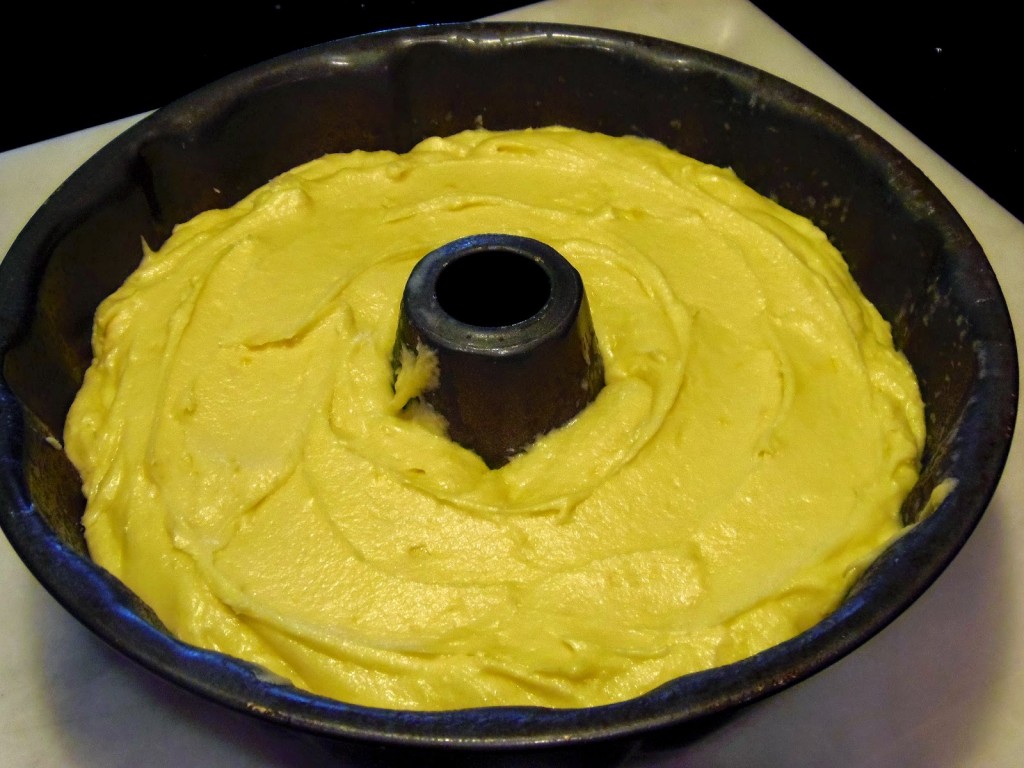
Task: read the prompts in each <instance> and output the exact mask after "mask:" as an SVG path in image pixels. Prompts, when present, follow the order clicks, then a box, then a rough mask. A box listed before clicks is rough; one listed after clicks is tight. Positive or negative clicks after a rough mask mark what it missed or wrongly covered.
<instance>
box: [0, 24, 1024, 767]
mask: <svg viewBox="0 0 1024 768" xmlns="http://www.w3.org/2000/svg"><path fill="white" fill-rule="evenodd" d="M549 124H563V125H569V126H574V127H578V128H582V129H586V130H590V131H602V132H605V133H609V134H639V135H643V136H648V137H651V138H654V139H658V140H660V141H662V142H664V143H665V144H667V145H669V146H670V147H673V148H675V149H677V150H679V151H681V152H684V153H686V154H689V155H693V156H695V157H697V158H700V159H701V160H705V161H707V162H710V163H714V164H717V165H723V166H731V167H732V168H733V169H735V171H736V172H737V173H738V174H739V176H740V177H741V178H742V179H744V180H745V181H746V182H747V183H749V184H750V185H752V186H753V187H754V188H756V189H757V190H759V191H760V192H761V193H762V194H765V195H768V196H770V197H772V198H774V199H776V200H778V201H779V202H781V203H782V204H784V205H785V206H787V207H789V208H791V209H793V210H795V211H797V212H799V213H801V214H804V215H806V216H808V217H810V218H811V219H812V220H814V221H815V222H816V223H817V224H818V225H819V226H820V227H822V228H823V229H824V230H825V231H826V232H827V233H828V234H829V236H830V237H831V238H832V240H833V241H834V242H835V244H836V245H837V246H838V247H839V248H840V249H841V250H842V251H843V253H844V254H845V255H846V257H847V259H848V260H849V263H850V266H851V268H852V271H853V274H854V276H855V277H856V279H857V280H858V281H859V283H860V285H861V286H862V287H863V289H864V291H865V293H866V294H867V295H868V297H869V298H870V299H871V300H872V301H873V302H874V303H875V304H876V306H877V307H878V308H879V309H880V311H881V312H882V314H883V315H884V316H885V317H886V318H888V319H889V320H890V321H891V322H892V324H893V328H894V334H895V339H896V343H897V345H898V346H899V347H900V348H901V349H902V350H904V351H905V353H906V354H907V356H908V357H909V359H910V361H911V363H912V364H913V366H914V368H915V370H916V371H917V373H918V376H919V377H920V381H921V386H922V390H923V394H924V399H925V402H926V407H927V418H928V428H929V436H928V442H927V449H926V453H925V457H924V471H923V473H922V475H921V479H920V481H919V483H918V484H917V486H916V488H915V489H914V491H913V492H912V494H911V495H910V498H909V499H908V500H907V503H906V505H905V508H904V517H905V519H906V521H907V522H908V523H910V524H912V525H913V528H912V530H910V531H909V532H908V533H907V534H906V535H905V536H904V537H902V538H901V539H900V540H899V541H898V542H897V543H896V544H895V545H894V546H893V547H891V548H890V549H889V550H888V551H887V552H886V553H885V554H884V555H883V556H882V557H881V558H879V560H878V561H877V562H876V563H875V565H874V566H873V567H872V568H871V569H870V570H869V571H868V572H867V573H866V574H865V575H864V576H863V578H861V579H860V581H859V582H858V584H857V585H856V587H855V588H854V590H853V591H852V592H851V594H850V595H849V596H848V598H847V599H846V600H845V602H844V603H843V604H842V606H841V607H840V608H839V610H837V611H836V612H835V614H833V615H831V616H829V617H828V618H827V619H825V620H824V621H822V622H821V623H820V624H818V625H817V626H815V627H813V628H812V629H810V630H809V631H807V632H805V633H803V634H802V635H800V636H799V637H796V638H794V639H793V640H791V641H789V642H786V643H783V644H782V645H779V646H777V647H774V648H772V649H770V650H768V651H765V652H764V653H761V654H758V655H757V656H755V657H753V658H750V659H747V660H745V661H741V662H739V663H736V664H731V665H729V666H727V667H723V668H720V669H712V670H709V671H707V672H701V673H698V674H693V675H688V676H686V677H682V678H680V679H677V680H674V681H672V682H670V683H668V684H666V685H663V686H661V687H660V688H658V689H657V690H654V691H651V692H650V693H647V694H645V695H643V696H639V697H637V698H635V699H632V700H630V701H626V702H623V703H619V704H613V705H609V706H602V707H595V708H589V709H569V710H548V709H540V708H523V707H507V708H505V707H496V708H488V709H469V710H465V711H455V712H400V711H389V710H384V709H373V708H367V707H358V706H351V705H348V704H344V703H342V702H338V701H332V700H329V699H325V698H321V697H318V696H313V695H310V694H308V693H305V692H303V691H300V690H297V689H295V688H293V687H290V686H288V685H282V684H279V683H277V682H273V681H269V680H268V679H267V676H266V675H264V674H261V673H260V671H259V670H257V669H254V668H253V667H252V666H251V665H249V664H246V663H244V662H240V661H236V660H233V659H229V658H225V657H223V656H221V655H218V654H216V653H209V652H205V651H199V650H196V649H194V648H191V647H188V646H185V645H183V644H182V643H180V642H178V641H176V640H174V639H173V638H172V637H170V636H169V635H168V634H167V633H166V631H165V630H164V629H163V627H162V626H161V624H160V622H159V621H157V620H156V619H155V618H154V617H153V615H152V613H151V612H150V611H149V610H148V609H147V608H146V607H145V606H144V605H142V604H140V602H139V601H138V599H137V598H135V597H134V596H133V595H132V594H131V593H130V592H129V591H128V590H127V589H125V588H124V587H123V586H121V585H120V584H119V583H118V582H117V581H115V580H114V579H112V578H111V577H110V576H109V575H107V574H106V573H105V572H104V571H102V570H101V569H99V568H97V567H96V566H95V565H94V564H93V563H92V562H91V561H90V560H89V558H88V555H87V553H86V548H85V544H84V541H83V537H82V530H81V527H80V523H79V520H80V516H81V513H82V510H83V500H82V497H81V494H80V490H79V481H78V478H77V475H76V473H75V471H74V469H73V468H72V467H71V466H70V464H69V463H68V461H67V460H66V458H65V456H64V454H63V452H62V451H60V450H59V449H58V448H56V447H54V445H53V441H52V440H48V438H50V437H52V436H59V435H60V434H61V432H62V428H63V422H64V418H65V414H66V412H67V409H68V406H69V404H70V402H71V400H72V398H73V395H74V393H75V391H76V389H77V387H78V385H79V383H80V381H81V378H82V375H83V372H84V370H85V369H86V367H87V366H88V364H89V359H90V345H89V341H90V331H91V321H92V316H93V313H94V311H95V308H96V306H97V304H98V303H99V301H100V299H101V298H103V297H104V296H106V295H107V294H109V293H110V292H111V291H113V290H114V289H115V288H116V287H117V286H118V285H119V284H120V282H121V281H122V280H123V279H124V278H125V276H126V275H127V274H128V273H129V271H131V270H132V269H133V268H134V267H135V265H136V264H137V262H138V260H139V257H140V240H141V239H142V238H145V239H146V241H147V242H149V244H150V245H152V246H154V247H156V246H159V245H160V244H161V243H162V242H163V241H164V239H165V238H166V237H167V235H168V234H169V233H170V231H171V228H172V227H174V225H175V224H177V223H179V222H182V221H184V220H186V219H188V218H190V217H192V216H193V215H195V214H196V213H199V212H200V211H202V210H204V209H207V208H211V207H223V206H226V205H230V204H231V203H234V202H235V201H237V200H238V199H239V198H241V197H242V196H244V195H245V194H246V193H248V192H249V191H251V190H252V189H254V188H255V187H257V186H259V185H261V184H263V183H264V182H265V181H267V180H268V179H270V178H271V177H272V176H274V175H276V174H278V173H280V172H282V171H284V170H286V169H288V168H290V167H292V166H294V165H297V164H299V163H302V162H304V161H307V160H310V159H312V158H315V157H317V156H319V155H322V154H324V153H326V152H338V151H341V152H343V151H348V150H353V149H357V148H358V149H367V150H373V149H381V148H387V149H392V150H397V151H403V150H407V149H409V148H410V147H412V146H413V145H414V144H415V143H416V142H418V141H419V140H420V139H422V138H424V137H427V136H430V135H435V134H450V133H453V132H455V131H459V130H462V129H465V128H472V127H474V126H479V125H483V126H485V127H487V128H491V129H503V128H520V127H525V126H541V125H549ZM0 313H2V315H0V318H2V320H0V322H2V326H0V327H2V346H3V352H4V363H3V381H2V384H0V406H2V419H0V446H2V449H0V450H2V462H3V472H2V483H0V489H2V490H0V522H2V525H3V528H4V530H5V532H6V533H7V536H8V537H9V539H10V540H11V542H12V544H13V545H14V548H15V549H16V550H17V552H18V553H19V554H20V556H21V557H22V558H23V560H24V561H25V563H26V564H27V565H28V567H29V568H30V569H31V570H32V571H33V573H34V574H35V575H36V577H37V578H38V579H39V581H41V582H42V583H43V584H44V585H45V586H46V588H47V589H49V590H50V592H51V593H52V594H53V595H54V596H55V597H56V598H57V599H58V600H59V601H60V602H61V603H62V604H63V605H64V606H65V607H66V608H67V610H68V611H70V612H71V613H72V614H74V615H75V616H76V617H77V618H78V619H79V620H81V621H82V622H83V623H84V624H85V625H87V626H88V627H89V628H91V629H92V630H93V631H94V632H96V633H97V634H98V635H99V636H101V637H102V638H104V639H105V640H106V641H107V642H109V643H110V644H111V645H113V646H115V647H116V648H118V649H120V650H121V651H123V652H124V653H125V654H127V655H128V656H130V657H132V658H133V659H135V660H137V661H138V662H140V663H141V664H142V665H144V666H145V667H148V668H149V669H151V670H153V671H155V672H157V673H159V674H160V675H162V676H163V677H165V678H167V679H170V680H173V681H175V682H177V683H180V684H181V685H182V686H184V687H186V688H188V689H190V690H192V691H195V692H197V693H199V694H201V695H203V696H206V697H209V698H210V699H213V700H215V701H218V702H221V703H223V704H226V705H228V706H230V707H234V708H235V709H238V710H242V711H246V712H250V713H253V714H254V715H256V716H258V717H260V718H265V719H267V720H270V721H274V722H278V723H283V724H286V725H289V726H293V727H296V728H299V729H303V730H306V731H310V732H313V733H317V734H323V735H330V736H337V737H348V738H351V739H357V740H360V741H362V742H364V743H365V742H369V743H378V744H384V743H390V744H401V745H406V746H432V747H438V748H448V749H450V748H460V747H461V748H473V749H481V748H489V747H495V748H503V749H508V748H512V747H536V746H554V745H574V744H575V745H583V744H585V743H588V742H594V741H598V740H604V739H609V738H612V737H626V736H638V735H640V734H643V733H649V732H651V731H654V730H656V729H662V728H668V727H672V726H682V728H683V730H684V731H685V730H686V729H693V728H696V727H697V724H703V723H706V722H707V720H708V718H709V717H712V719H714V716H718V715H721V714H723V713H727V712H729V711H732V710H734V709H735V708H737V707H738V706H740V705H743V704H746V703H749V702H753V701H755V700H757V699H760V698H762V697H764V696H768V695H770V694H772V693H774V692H777V691H779V690H780V689H782V688H785V687H786V686H788V685H790V684H792V683H794V682H796V681H798V680H801V679H803V678H806V677H807V676H808V675H811V674H813V673H814V672H816V671H817V670H819V669H821V668H822V667H824V666H826V665H828V664H830V663H832V662H834V661H836V660H837V659H839V658H841V657H842V656H844V655H845V654H847V653H849V652H850V651H851V650H853V649H854V648H856V647H857V646H858V645H860V644H861V643H863V642H865V641H866V640H867V639H868V638H870V637H871V636H872V635H874V634H875V633H876V632H878V631H879V630H880V629H882V628H883V627H884V626H885V625H886V624H887V623H889V622H890V621H891V620H892V619H893V618H894V617H895V616H896V615H898V614H899V613H900V612H901V611H903V610H904V609H905V608H906V607H907V606H908V605H909V604H910V603H911V602H912V601H913V600H914V599H915V598H917V597H918V596H919V595H920V594H921V593H922V592H923V591H924V590H925V589H926V588H927V587H928V585H929V584H931V583H932V581H933V580H934V579H935V578H936V576H938V574H939V573H940V572H941V571H942V570H943V568H944V567H945V566H946V565H947V563H948V562H949V561H950V560H951V559H952V558H953V556H954V555H955V554H956V553H957V551H958V550H959V549H960V548H961V546H962V545H963V543H964V542H965V540H966V539H967V537H968V536H969V534H970V532H971V531H972V529H973V528H974V526H975V524H976V523H977V522H978V519H979V518H980V516H981V514H982V512H983V511H984V509H985V507H986V505H987V504H988V501H989V499H990V497H991V495H992V493H993V491H994V489H995V486H996V482H997V480H998V477H999V474H1000V472H1001V470H1002V467H1003V464H1004V461H1005V457H1006V454H1007V451H1008V449H1009V444H1010V437H1011V431H1012V428H1013V423H1014V416H1015V410H1016V400H1017V382H1018V378H1017V360H1016V354H1015V346H1014V341H1013V335H1012V333H1013V332H1012V329H1011V326H1010V322H1009V317H1008V314H1007V310H1006V307H1005V304H1004V302H1003V298H1002V295H1001V294H1000V290H999V286H998V285H997V284H996V281H995V278H994V276H993V273H992V270H991V269H990V267H989V264H988V262H987V261H986V259H985V255H984V254H983V253H982V250H981V248H980V246H979V245H978V243H977V241H976V240H975V238H974V237H973V236H972V235H971V233H970V231H969V230H968V229H967V227H966V226H965V224H964V222H963V221H962V220H961V219H960V217H959V216H958V215H957V213H956V211H955V210H954V209H953V208H952V206H951V205H950V204H949V203H948V202H947V201H946V200H945V199H944V198H943V197H942V195H941V194H940V193H939V192H938V191H937V190H936V189H935V187H934V186H933V185H932V184H931V183H930V182H929V181H928V180H927V179H926V178H925V177H924V176H923V175H922V174H921V173H920V172H919V171H918V170H917V169H916V168H914V167H913V166H912V165H911V164H910V163H909V162H908V161H907V160H906V159H905V158H904V157H902V156H901V155H900V154H898V153H897V152H896V151H895V150H894V149H893V148H892V147H891V146H889V145H888V144H887V143H885V142H884V141H883V140H882V139H880V138H879V137H878V136H877V135H875V134H874V133H872V132H871V131H870V130H868V129H867V128H865V127H864V126H863V125H861V124H860V123H858V122H856V121H855V120H853V119H852V118H850V117H849V116H847V115H845V114H843V113H841V112H840V111H838V110H837V109H835V108H834V107H832V106H830V105H828V104H826V103H824V102H823V101H821V100H820V99H818V98H816V97H814V96H812V95H810V94H808V93H806V92H804V91H802V90H800V89H798V88H796V87H794V86H792V85H790V84H788V83H786V82H783V81H781V80H779V79H777V78H775V77H772V76H770V75H768V74H765V73H764V72H761V71H758V70H755V69H752V68H750V67H748V66H744V65H741V64H739V63H737V62H735V61H732V60H729V59H725V58H723V57H720V56H716V55H712V54H710V53H707V52H704V51H700V50H696V49H693V48H688V47H685V46H682V45H677V44H673V43H669V42H665V41H661V40H655V39H650V38H644V37H639V36H635V35H630V34H624V33H617V32H611V31H603V30H596V29H587V28H579V27H570V26H556V25H546V24H510V23H485V24H470V25H459V26H440V27H424V28H415V29H400V30H395V31H390V32H384V33H379V34H372V35H367V36H363V37H357V38H352V39H347V40H341V41H339V42H334V43H330V44H326V45H322V46H318V47H315V48H311V49H308V50H304V51H299V52H296V53H294V54H291V55H287V56H284V57H281V58H278V59H275V60H273V61H270V62H268V63H266V64H263V65H260V66H257V67H254V68H252V69H248V70H245V71H243V72H241V73H238V74H236V75H233V76H231V77H228V78H226V79H224V80H222V81H219V82H217V83H214V84H213V85H211V86H209V87H207V88H205V89H203V90H201V91H199V92H197V93H195V94H193V95H191V96H189V97H187V98H184V99H182V100H180V101H178V102H176V103H174V104H172V105H171V106H169V107H167V108H165V109H162V110H160V111H158V112H157V113H155V114H154V115H152V116H150V117H148V118H146V119H145V120H143V121H142V122H140V123H139V124H137V125H135V126H134V127H132V128H131V129H129V130H128V131H127V132H126V133H124V134H123V135H122V136H120V137H118V138H117V139H115V140H114V141H113V142H111V143H110V144H109V145H108V146H107V147H105V148H104V149H103V150H101V151H100V152H99V153H97V154H96V155H95V156H94V157H93V158H92V159H91V160H89V161H88V162H87V163H86V164H85V165H84V166H83V167H82V168H81V169H80V170H79V171H78V172H76V173H75V174H74V175H73V176H72V177H71V178H70V179H68V181H67V182H66V183H65V184H64V185H63V186H61V188H60V189H59V190H57V192H56V193H54V195H53V196H52V197H51V198H50V199H49V200H48V201H47V202H46V204H45V205H44V206H43V207H42V208H41V209H40V210H39V212H38V213H37V214H36V215H35V217H34V218H33V219H32V220H31V221H30V222H29V224H28V225H27V226H26V228H25V229H24V231H23V232H22V233H21V235H20V237H19V238H18V239H17V241H16V242H15V244H14V246H13V247H12V248H11V251H10V253H9V254H8V255H7V257H6V259H5V261H4V262H3V264H2V267H0ZM947 477H953V478H956V479H957V480H958V485H957V487H956V489H955V490H954V491H953V492H952V493H951V494H950V495H949V497H948V498H946V500H945V501H944V502H943V503H942V504H941V505H939V506H938V508H937V509H935V510H934V511H933V512H932V513H931V514H930V515H928V516H926V517H925V518H924V519H919V518H921V516H922V509H924V506H925V502H926V500H927V499H928V497H929V494H930V492H931V490H932V489H933V488H934V487H935V485H936V484H937V483H938V482H939V481H941V480H942V479H943V478H947Z"/></svg>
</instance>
